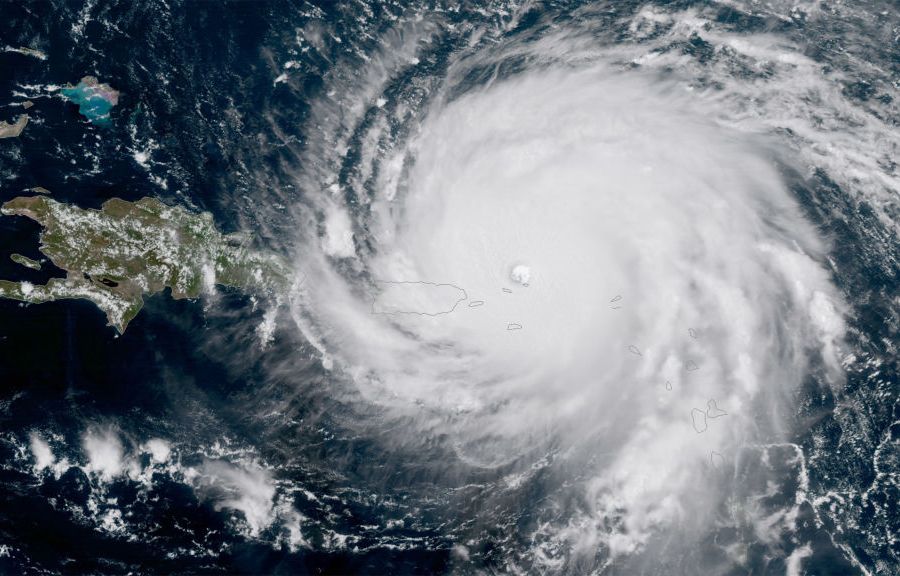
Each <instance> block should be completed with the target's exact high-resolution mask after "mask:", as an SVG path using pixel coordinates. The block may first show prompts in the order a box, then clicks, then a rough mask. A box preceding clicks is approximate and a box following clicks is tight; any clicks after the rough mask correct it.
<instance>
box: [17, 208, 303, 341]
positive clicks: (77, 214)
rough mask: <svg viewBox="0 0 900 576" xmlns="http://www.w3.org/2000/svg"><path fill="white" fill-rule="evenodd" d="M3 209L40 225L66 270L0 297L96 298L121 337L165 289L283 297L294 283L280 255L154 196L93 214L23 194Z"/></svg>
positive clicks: (47, 247)
mask: <svg viewBox="0 0 900 576" xmlns="http://www.w3.org/2000/svg"><path fill="white" fill-rule="evenodd" d="M0 211H2V213H3V214H6V215H18V216H25V217H27V218H30V219H32V220H34V221H36V222H37V223H39V224H40V225H41V226H42V228H43V229H42V230H41V234H40V242H41V244H40V251H41V253H43V254H44V255H45V256H46V257H47V258H49V259H50V261H51V262H52V263H53V264H55V265H56V266H57V267H59V268H61V269H63V270H65V271H66V277H65V278H51V279H50V280H49V281H48V282H47V284H44V285H35V284H32V283H30V282H25V281H19V282H16V281H10V280H0V298H10V299H14V300H19V301H22V302H29V303H41V302H51V301H53V300H61V299H72V298H82V299H86V300H90V301H91V302H93V303H94V304H96V305H97V306H98V307H99V308H100V309H101V310H102V311H103V312H104V313H105V314H106V317H107V320H108V323H109V324H110V325H112V326H113V327H115V329H116V330H117V331H118V332H119V333H122V332H124V331H125V328H126V327H127V326H128V323H129V322H130V321H131V320H133V319H134V317H135V316H136V315H137V313H138V312H139V311H140V310H141V307H142V306H143V303H144V301H143V296H144V295H145V294H155V293H158V292H161V291H163V290H164V289H165V288H169V289H171V291H172V297H174V298H197V297H198V296H200V295H201V294H203V293H210V292H212V290H213V288H214V286H215V285H221V286H230V287H234V288H237V289H239V290H242V291H244V292H248V293H253V294H255V295H260V296H263V297H266V298H269V299H271V300H278V298H279V296H280V295H281V294H283V293H284V292H285V291H286V290H287V288H288V286H289V283H290V273H289V269H288V267H287V265H286V264H285V262H284V261H283V260H282V259H281V258H279V257H278V256H275V255H272V254H264V253H261V252H258V251H254V250H252V249H250V248H249V247H248V246H247V237H246V236H244V235H240V234H229V235H225V234H222V233H220V232H219V231H218V230H217V229H216V227H215V225H214V223H213V219H212V215H211V214H209V213H207V212H203V213H199V214H197V213H192V212H189V211H187V210H185V209H183V208H175V207H171V206H167V205H165V204H163V203H162V202H160V201H159V200H156V199H154V198H142V199H141V200H138V201H137V202H128V201H125V200H120V199H118V198H113V199H111V200H108V201H106V202H105V203H104V204H103V206H102V207H101V209H100V210H94V209H83V208H79V207H77V206H72V205H69V204H64V203H61V202H57V201H55V200H51V199H50V198H48V197H46V196H22V197H18V198H15V199H13V200H10V201H9V202H7V203H5V204H3V206H2V209H0ZM16 261H17V262H18V261H19V260H18V259H17V260H16Z"/></svg>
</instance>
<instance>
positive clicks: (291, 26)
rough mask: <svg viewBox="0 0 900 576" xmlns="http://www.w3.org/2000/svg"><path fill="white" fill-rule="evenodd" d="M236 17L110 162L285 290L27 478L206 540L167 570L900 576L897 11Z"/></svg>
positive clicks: (168, 540)
mask: <svg viewBox="0 0 900 576" xmlns="http://www.w3.org/2000/svg"><path fill="white" fill-rule="evenodd" d="M101 4H102V3H101ZM113 4H115V3H113ZM229 6H230V5H229ZM241 6H243V8H240V7H237V8H235V11H234V12H230V14H231V16H233V17H234V21H233V22H232V21H229V23H228V24H224V26H226V28H227V30H228V31H229V32H228V34H226V35H225V36H222V37H218V38H216V37H214V36H210V38H199V37H198V39H195V40H192V41H191V42H194V43H197V45H199V46H201V48H200V49H199V50H200V52H199V53H202V54H203V55H202V58H209V62H210V64H209V66H211V67H212V68H211V69H209V70H207V69H202V68H200V67H199V65H196V64H193V59H194V58H200V57H201V56H192V55H191V54H190V53H178V54H174V55H166V56H165V57H163V56H160V58H161V61H162V64H159V65H158V66H159V67H160V69H161V70H169V71H170V72H167V73H166V74H170V75H171V74H174V72H171V71H173V70H176V69H179V68H178V67H182V68H187V69H189V70H191V72H190V74H188V75H187V76H186V77H189V78H194V79H195V80H193V81H196V83H197V85H196V86H193V87H190V88H184V90H185V93H179V94H175V93H170V92H162V93H161V95H160V96H159V98H160V102H161V103H155V102H156V101H155V100H154V99H152V98H150V97H149V96H148V97H144V99H143V100H142V103H144V105H145V106H146V109H147V110H148V112H142V111H137V112H134V113H133V114H132V115H131V116H130V118H129V120H128V139H129V142H130V144H129V145H128V146H129V148H128V150H129V153H130V154H131V156H132V158H133V159H134V160H135V161H136V164H137V165H138V166H139V168H140V170H142V171H143V172H144V173H145V175H146V178H147V179H148V181H149V182H150V183H151V184H152V185H153V186H155V187H156V189H157V192H156V193H157V194H159V195H162V196H163V197H164V198H170V197H171V198H175V199H182V200H183V201H186V202H189V203H193V204H196V205H197V206H200V207H202V208H204V209H208V210H211V211H212V212H213V215H214V217H215V219H216V221H218V222H224V224H223V227H224V229H225V230H226V231H229V232H230V231H233V230H237V231H240V233H242V234H245V235H248V236H247V237H251V236H252V237H255V239H254V240H250V241H244V240H242V242H248V243H252V244H253V245H254V246H256V247H258V248H259V249H260V250H266V251H269V252H271V253H274V254H277V255H278V257H279V258H283V260H284V262H286V263H287V265H286V269H287V270H288V272H287V281H286V282H285V283H284V285H283V288H279V289H278V290H277V291H276V292H274V293H273V294H268V295H267V296H265V297H259V298H257V297H255V296H253V297H249V298H243V297H240V296H237V295H235V294H234V293H233V292H230V291H228V290H222V289H216V288H214V287H208V288H204V292H203V295H202V296H201V300H202V302H203V305H202V307H197V308H198V309H200V311H199V312H191V313H187V312H181V310H182V308H177V309H175V311H172V310H169V308H167V306H169V305H168V304H165V305H164V304H160V303H156V304H153V302H157V301H156V300H150V301H149V302H150V303H149V304H148V306H149V309H148V310H147V311H146V314H147V315H148V316H149V317H150V318H153V317H154V316H155V317H157V318H166V317H169V316H172V317H175V318H179V317H181V319H180V320H176V321H174V322H175V326H176V328H171V329H170V328H162V327H161V326H163V325H164V324H162V323H163V322H164V320H162V319H157V320H142V318H143V316H140V317H138V319H137V320H135V321H134V323H133V324H132V327H129V328H128V331H129V333H128V334H127V335H124V336H122V340H123V341H125V342H126V343H127V342H128V341H129V340H128V338H142V340H141V342H142V343H141V344H135V345H134V346H136V347H144V346H147V345H148V344H147V342H149V341H151V340H152V341H154V342H156V341H159V340H165V339H168V338H169V337H171V338H174V342H176V343H179V342H180V343H181V344H175V345H173V347H174V348H176V349H177V348H178V347H179V346H181V347H183V348H185V349H192V348H193V347H196V350H198V351H197V352H184V351H182V352H177V353H172V354H170V355H169V356H170V357H171V358H175V359H176V360H172V361H173V362H175V364H174V365H173V366H174V367H165V366H164V365H161V366H163V367H161V368H159V377H158V379H159V380H160V381H162V382H166V384H165V385H164V387H163V389H162V390H163V391H161V392H159V395H161V396H162V397H166V398H169V399H170V400H169V402H171V406H172V408H167V409H165V410H163V411H162V413H164V414H165V415H164V416H162V415H158V414H157V413H158V412H159V411H157V410H155V409H154V410H150V411H149V412H150V413H153V414H154V416H152V417H147V418H143V417H140V418H139V419H138V420H137V422H139V424H138V423H134V422H132V423H129V421H128V420H126V419H125V418H123V417H121V416H120V415H118V413H116V412H114V411H112V409H110V410H109V411H105V410H104V409H102V408H97V409H96V411H94V408H92V409H91V410H88V411H87V412H86V413H85V414H84V415H83V416H82V417H81V418H82V419H80V420H78V422H77V424H75V425H74V427H73V429H72V431H70V432H64V431H58V428H59V426H57V428H56V429H54V430H57V431H56V432H53V431H52V430H50V429H48V428H47V427H46V426H44V425H35V424H30V425H29V426H28V427H26V428H23V432H22V433H21V434H19V436H16V437H15V438H14V439H13V440H10V441H11V442H13V443H18V445H20V446H21V448H20V452H22V453H23V454H24V453H30V454H32V455H33V456H32V459H34V460H35V462H37V464H36V465H34V466H33V467H34V469H35V470H37V472H35V474H37V473H40V474H44V475H49V476H48V477H50V476H52V477H55V478H56V481H57V482H59V481H60V480H59V478H61V477H62V476H63V474H68V472H65V470H66V467H67V465H68V463H69V461H64V463H63V461H61V460H60V458H58V457H57V456H54V454H57V455H59V454H60V453H62V452H65V453H66V454H68V458H69V460H70V461H71V462H73V463H74V462H76V461H78V460H79V458H81V459H82V460H83V461H84V462H85V464H83V465H82V466H81V467H80V468H78V469H79V470H82V469H83V470H84V471H85V472H84V473H85V475H86V476H85V478H86V480H85V482H87V483H88V484H90V485H92V486H93V487H94V488H93V490H94V493H95V494H96V495H97V496H96V497H97V498H101V496H103V495H106V496H109V495H111V494H112V493H113V492H111V490H114V488H110V487H109V486H112V485H113V484H114V482H115V479H116V478H131V479H132V480H133V481H135V482H140V483H143V485H144V486H145V488H142V489H141V490H147V491H148V492H147V493H148V494H151V493H154V492H152V491H153V490H156V489H157V488H154V486H157V484H156V483H159V482H162V480H160V479H161V478H163V477H165V478H167V480H166V482H169V483H171V484H173V485H178V486H183V487H185V488H184V489H185V490H188V491H189V492H190V493H191V494H194V495H195V497H196V498H197V499H198V502H199V503H200V504H198V506H200V508H201V509H202V510H205V512H203V513H204V514H206V515H207V516H208V517H209V518H213V517H215V518H219V517H224V518H227V519H228V522H229V524H228V526H230V527H231V528H232V529H234V536H229V537H227V538H225V537H224V536H221V534H222V533H223V532H224V533H227V532H228V531H227V530H225V529H224V528H223V527H221V526H220V525H219V524H217V523H216V522H219V520H216V521H215V522H213V521H212V520H202V521H200V520H197V521H195V520H187V519H185V520H184V523H185V525H188V526H191V527H192V528H188V529H185V530H186V532H189V533H193V534H194V535H193V536H192V538H194V539H195V542H196V541H197V539H198V538H199V540H200V541H202V542H203V543H204V544H203V546H202V547H201V549H198V551H195V552H192V553H191V555H192V556H194V557H195V558H206V560H203V562H205V564H202V565H198V564H193V563H192V562H194V560H191V559H188V558H187V557H186V556H185V557H182V555H181V553H180V552H179V553H175V552H172V555H170V556H169V560H171V562H172V563H169V564H160V565H158V566H157V568H159V569H160V570H163V571H166V570H168V571H169V572H172V571H173V570H174V571H175V572H179V571H181V570H188V571H189V570H196V569H200V570H204V569H205V568H198V566H205V567H206V568H208V567H210V566H215V570H219V571H224V572H233V571H237V572H240V573H244V572H248V573H250V572H256V573H296V572H304V573H305V572H306V571H315V570H320V571H322V570H324V571H325V572H327V573H373V574H374V573H393V574H400V573H410V574H420V573H454V574H484V573H488V574H506V573H513V574H736V573H747V574H775V573H783V574H790V575H799V574H845V573H846V574H850V573H860V574H879V575H880V574H893V573H895V571H896V567H897V565H898V548H897V539H896V529H897V522H898V517H897V512H896V505H897V496H898V490H897V488H898V485H900V484H898V473H897V462H898V455H900V445H898V442H897V437H896V426H897V422H896V417H897V406H898V405H897V394H898V386H897V383H898V380H897V375H898V368H897V361H898V360H897V334H898V306H900V298H898V296H897V294H898V286H900V284H898V280H897V277H898V273H900V264H898V255H900V244H898V242H897V232H898V222H900V220H898V209H897V206H898V204H897V197H898V194H900V177H898V174H897V168H896V166H897V165H896V158H897V157H898V154H900V133H898V128H897V118H898V116H897V102H898V100H897V98H898V97H900V94H898V90H897V73H896V72H897V71H896V63H897V62H898V52H897V46H898V44H897V42H898V36H897V30H898V22H900V20H898V14H897V11H896V7H893V6H890V5H889V3H871V4H866V5H864V6H863V5H860V6H849V5H844V4H840V3H838V4H834V5H831V4H826V3H822V2H799V3H796V2H790V3H785V2H772V3H768V4H766V5H762V4H759V3H753V2H679V3H654V2H651V3H630V2H621V3H619V2H616V3H607V2H599V3H579V2H573V3H560V2H530V1H529V2H488V3H478V2H474V3H438V4H434V5H432V3H421V4H419V3H410V4H408V5H407V4H403V3H400V4H396V5H394V4H384V3H378V2H353V3H348V4H345V5H340V6H338V5H334V6H331V5H325V4H321V5H320V4H319V3H306V2H301V3H293V2H283V3H279V2H272V3H263V4H261V5H260V6H259V11H258V12H254V11H253V10H251V9H250V7H249V6H250V5H241ZM253 6H255V5H253ZM85 10H86V12H85V11H82V12H79V13H78V14H80V15H81V17H82V19H83V20H84V21H85V22H92V21H93V22H104V23H105V24H103V27H105V28H104V29H107V30H114V29H115V28H110V26H112V25H111V24H110V22H111V21H113V20H115V18H114V16H113V12H108V11H104V10H100V9H98V8H92V7H88V8H85ZM134 10H135V11H139V8H134ZM169 10H170V13H169V14H170V15H169V17H168V18H167V24H157V25H154V26H153V27H151V28H152V29H153V30H155V32H154V33H153V37H154V38H155V40H154V41H153V43H152V44H153V45H158V46H170V45H171V42H173V41H174V39H176V38H179V36H178V35H179V34H183V33H184V30H185V29H188V28H195V27H199V28H200V29H207V28H208V29H212V26H213V24H211V22H213V21H214V20H215V19H216V18H215V17H214V16H210V14H211V12H210V13H209V14H207V12H205V11H203V13H204V14H206V15H207V16H210V18H211V19H209V18H195V13H196V11H198V10H199V9H198V8H197V7H196V6H195V5H192V4H191V3H186V4H184V5H181V4H179V3H175V6H173V7H171V8H169ZM251 14H252V15H251ZM135 18H136V16H135ZM218 25H222V24H218ZM254 27H256V28H254ZM251 29H252V30H255V31H254V32H252V33H251V32H248V30H251ZM73 30H75V29H74V28H73ZM74 33H75V32H73V34H74ZM82 34H83V33H82ZM110 34H112V32H110ZM95 42H99V40H95ZM217 43H222V45H223V46H225V45H227V46H228V49H227V50H223V51H221V52H217V51H216V50H217V49H216V48H215V47H216V46H219V44H217ZM245 60H247V61H249V62H250V64H249V65H244V64H245V63H246V62H245ZM173 62H174V63H175V64H172V63H173ZM176 64H177V66H176ZM148 66H150V68H151V70H155V69H156V68H155V67H154V66H156V65H150V64H148ZM169 66H171V68H169ZM160 74H162V73H160ZM132 75H133V76H135V75H136V76H142V75H143V73H139V72H134V73H133V74H132ZM124 78H125V77H124V76H123V79H122V80H121V81H120V86H123V85H125V83H126V82H125V79H124ZM193 81H191V82H193ZM95 82H96V80H95ZM132 82H134V80H132ZM191 82H187V83H186V84H185V86H191ZM166 84H168V81H167V82H166ZM19 89H20V90H25V91H26V92H27V91H28V90H31V91H32V92H34V91H35V90H38V89H37V88H35V87H34V86H31V87H29V86H24V85H20V87H19ZM121 89H122V90H123V94H125V95H126V96H127V93H128V90H127V89H125V88H121ZM43 90H45V91H46V90H47V89H46V88H44V89H43ZM133 90H134V89H132V93H133ZM126 96H119V97H118V98H119V104H118V105H119V106H120V107H121V106H123V105H126V104H127V102H128V100H127V97H126ZM32 97H34V96H32ZM181 99H188V100H190V101H191V102H192V104H190V105H189V106H186V107H185V110H188V109H189V108H191V107H194V108H195V109H196V112H185V114H189V117H190V118H195V119H196V126H197V128H196V129H197V130H198V131H199V132H198V134H204V135H206V136H202V137H201V136H199V135H198V136H196V138H195V137H194V136H191V138H190V141H187V142H182V143H176V142H175V141H173V140H172V139H171V138H169V137H168V136H166V132H165V130H168V129H169V128H163V126H169V124H167V122H168V121H169V119H168V117H166V116H165V115H164V114H163V112H159V111H155V110H165V109H168V108H171V107H173V106H176V107H177V106H179V105H178V104H173V103H177V102H180V100H181ZM193 102H196V103H193ZM123 103H126V104H123ZM167 107H168V108H167ZM142 114H145V115H148V118H147V119H144V120H142V119H141V118H142V116H141V115H142ZM116 118H117V117H116V116H115V113H113V115H112V121H113V122H116V121H118V120H117V119H116ZM123 122H124V120H123ZM204 139H206V141H207V142H208V143H207V144H205V145H204V146H205V147H203V148H202V149H201V150H202V151H201V152H197V151H196V150H195V149H194V141H196V142H202V141H203V140H204ZM176 140H177V139H176ZM176 149H177V150H181V151H180V152H174V151H171V150H176ZM196 181H200V182H202V183H204V185H205V186H206V189H207V190H214V191H215V193H214V194H213V193H212V192H210V193H209V195H207V196H203V195H198V194H199V192H191V189H192V187H193V186H195V184H196ZM235 238H237V236H235ZM241 238H244V237H243V236H242V237H241ZM234 242H237V240H235V241H234ZM243 245H244V244H242V246H243ZM210 274H212V272H210ZM254 274H256V275H257V276H259V275H260V274H262V272H260V271H259V270H256V271H255V272H254ZM204 282H206V280H204ZM212 283H213V280H210V281H209V282H208V284H210V285H211V284H212ZM174 293H175V290H174V288H173V294H174ZM154 298H156V297H154ZM173 306H174V305H173ZM179 306H180V304H179ZM144 313H145V312H141V314H142V315H143V314H144ZM179 315H181V316H179ZM196 315H199V316H196ZM198 318H200V319H198ZM145 325H146V326H147V327H146V328H144V326H145ZM142 330H146V331H147V333H148V334H150V335H149V336H146V337H141V336H133V335H132V333H133V332H138V331H142ZM198 331H199V332H200V333H201V336H199V337H198V341H196V342H195V341H194V339H193V336H190V335H191V334H193V333H196V332H198ZM164 355H165V354H164ZM157 362H161V361H160V360H157ZM198 366H202V369H201V368H199V367H198ZM154 373H155V372H154ZM182 382H183V383H182ZM185 390H187V391H185ZM141 402H143V400H141ZM148 402H149V400H148ZM168 405H169V404H167V406H168ZM135 411H136V413H140V411H139V410H137V409H135ZM136 418H137V416H136ZM60 422H61V420H60ZM50 428H52V426H51V427H50ZM48 430H49V431H48ZM54 434H55V435H54ZM48 439H55V440H52V441H51V442H50V443H49V444H48ZM51 444H52V446H51ZM79 454H81V456H79ZM142 454H143V456H141V455H142ZM64 464H65V465H64ZM91 483H93V484H91ZM104 486H106V487H104ZM99 501H100V500H98V502H99ZM150 501H156V500H153V499H150ZM192 506H193V504H192ZM97 510H98V508H97V507H96V506H95V509H94V514H95V515H96V516H97V518H98V522H105V523H106V526H107V528H102V527H101V528H98V530H99V531H100V532H104V530H105V532H106V533H108V534H111V535H112V536H110V537H126V536H124V535H125V534H132V535H142V534H147V533H154V530H153V529H150V528H147V527H146V526H144V525H143V524H141V523H140V522H139V521H138V520H134V518H136V517H137V516H140V514H142V512H140V513H139V512H133V513H128V514H126V515H125V516H124V517H122V516H118V517H117V518H118V519H117V520H115V522H113V521H112V520H109V519H108V514H109V512H107V516H106V518H107V520H105V521H103V520H100V518H102V517H103V516H102V515H101V514H100V513H99V512H97ZM161 514H162V516H161V517H162V518H166V517H167V516H166V514H168V513H161ZM88 516H90V513H88ZM185 518H187V516H185ZM204 518H206V516H204ZM111 522H112V523H115V524H116V526H120V525H121V526H123V527H122V528H121V529H119V528H116V529H115V530H112V529H109V528H108V527H109V525H110V523H111ZM160 522H163V524H164V523H165V522H164V521H160ZM130 523H134V526H132V525H131V524H130ZM201 527H202V528H201ZM129 530H131V531H130V532H129ZM148 530H149V532H148ZM214 533H217V535H215V536H213V534H214ZM197 534H203V535H205V536H203V537H202V538H200V537H198V536H197ZM155 538H156V536H154V537H153V538H150V539H149V540H148V541H149V542H151V543H154V542H157V540H156V539H155ZM161 538H163V537H161ZM172 538H175V540H172ZM178 541H179V540H178V539H177V538H176V537H175V536H165V537H164V538H163V539H162V540H160V541H159V544H158V545H159V546H160V547H161V548H160V549H165V550H169V547H170V546H172V545H173V544H172V543H173V542H178ZM151 545H157V544H151ZM262 549H265V550H266V552H260V550H262ZM0 555H2V554H0ZM129 561H130V560H129ZM197 561H200V560H197ZM122 562H123V564H122V565H123V566H124V565H130V566H132V567H134V566H144V567H146V566H147V564H141V562H143V561H137V560H135V561H134V562H137V563H136V564H134V563H132V564H128V562H126V561H125V560H122ZM154 566H156V565H154ZM155 569H156V568H154V570H155ZM224 572H223V573H224Z"/></svg>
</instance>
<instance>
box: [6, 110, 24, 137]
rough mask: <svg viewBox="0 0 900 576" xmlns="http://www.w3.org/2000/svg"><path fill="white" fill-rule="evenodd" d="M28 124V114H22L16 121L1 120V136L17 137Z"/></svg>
mask: <svg viewBox="0 0 900 576" xmlns="http://www.w3.org/2000/svg"><path fill="white" fill-rule="evenodd" d="M27 125H28V114H20V115H19V118H18V119H16V121H15V122H13V123H9V122H0V138H17V137H18V136H19V134H21V133H22V130H24V129H25V126H27Z"/></svg>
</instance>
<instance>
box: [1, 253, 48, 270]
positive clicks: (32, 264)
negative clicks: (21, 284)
mask: <svg viewBox="0 0 900 576" xmlns="http://www.w3.org/2000/svg"><path fill="white" fill-rule="evenodd" d="M9 259H10V260H12V261H13V262H15V263H16V264H19V265H20V266H24V267H26V268H31V269H32V270H40V269H41V263H40V262H38V261H37V260H32V259H31V258H29V257H28V256H22V255H21V254H10V256H9Z"/></svg>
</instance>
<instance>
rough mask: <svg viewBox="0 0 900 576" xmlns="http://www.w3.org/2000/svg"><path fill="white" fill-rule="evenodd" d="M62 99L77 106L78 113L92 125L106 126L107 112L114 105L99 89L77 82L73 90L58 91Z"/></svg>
mask: <svg viewBox="0 0 900 576" xmlns="http://www.w3.org/2000/svg"><path fill="white" fill-rule="evenodd" d="M60 92H61V93H62V95H63V98H65V99H66V100H68V101H69V102H72V103H73V104H76V105H78V112H79V113H80V114H81V115H82V116H84V117H85V118H87V119H88V120H89V121H91V122H93V123H94V124H99V125H108V124H109V123H110V116H109V112H110V110H112V109H113V107H114V106H115V105H116V104H115V102H114V101H113V99H112V98H111V97H110V95H108V94H106V93H105V92H104V91H103V90H101V88H100V87H98V86H95V85H91V84H86V83H85V82H79V83H78V85H76V86H75V87H73V88H63V89H62V90H60Z"/></svg>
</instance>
